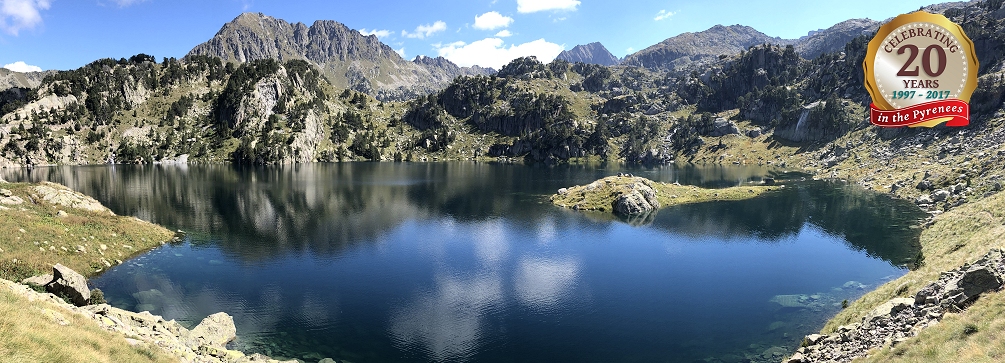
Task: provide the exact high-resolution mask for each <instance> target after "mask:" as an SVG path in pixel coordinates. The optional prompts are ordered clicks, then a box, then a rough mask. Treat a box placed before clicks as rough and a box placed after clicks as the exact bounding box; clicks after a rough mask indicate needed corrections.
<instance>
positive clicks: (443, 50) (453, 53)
mask: <svg viewBox="0 0 1005 363" xmlns="http://www.w3.org/2000/svg"><path fill="white" fill-rule="evenodd" d="M433 46H434V47H435V48H436V51H437V52H438V53H439V55H440V56H442V57H444V58H447V59H449V60H450V61H451V62H454V63H455V64H457V65H459V66H462V67H470V66H473V65H479V66H482V67H492V68H495V69H499V68H502V66H504V65H506V63H509V62H510V61H511V60H513V59H516V58H519V57H526V56H536V57H537V59H538V60H540V61H541V62H545V63H547V62H551V61H552V60H553V59H555V57H556V56H558V53H561V52H562V50H564V49H565V47H563V46H562V45H559V44H555V43H551V42H548V41H546V40H544V39H543V38H542V39H538V40H535V41H532V42H527V43H523V44H511V45H510V46H509V47H506V46H505V44H504V42H503V40H502V39H500V38H485V39H482V40H478V41H475V42H472V43H470V44H468V43H464V42H454V43H450V44H447V45H442V44H434V45H433Z"/></svg>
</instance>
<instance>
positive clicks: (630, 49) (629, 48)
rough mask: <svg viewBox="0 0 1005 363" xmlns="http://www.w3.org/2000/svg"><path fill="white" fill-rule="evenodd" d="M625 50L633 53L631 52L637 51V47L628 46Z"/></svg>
mask: <svg viewBox="0 0 1005 363" xmlns="http://www.w3.org/2000/svg"><path fill="white" fill-rule="evenodd" d="M625 51H626V52H628V53H631V52H634V51H635V48H632V47H628V49H625Z"/></svg>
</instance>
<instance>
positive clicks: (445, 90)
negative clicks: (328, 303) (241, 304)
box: [0, 1, 1005, 165]
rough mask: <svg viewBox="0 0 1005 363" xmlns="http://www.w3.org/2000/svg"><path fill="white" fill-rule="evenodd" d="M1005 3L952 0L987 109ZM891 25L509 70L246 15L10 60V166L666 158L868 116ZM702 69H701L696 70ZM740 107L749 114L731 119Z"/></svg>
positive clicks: (0, 141) (583, 50)
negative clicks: (174, 44) (881, 33)
mask: <svg viewBox="0 0 1005 363" xmlns="http://www.w3.org/2000/svg"><path fill="white" fill-rule="evenodd" d="M1001 8H1002V6H1001V2H1000V1H999V2H994V1H985V2H976V3H973V2H972V3H963V4H958V3H956V4H950V5H940V6H939V7H938V9H939V10H938V11H942V12H944V13H945V14H946V16H947V17H949V18H950V19H952V20H953V21H956V22H959V23H961V26H962V27H963V28H964V29H966V31H967V34H968V35H969V36H970V37H971V39H973V41H974V43H975V44H977V54H978V56H979V58H980V61H981V69H980V72H981V73H980V76H981V78H980V80H981V83H979V85H978V88H977V92H975V94H974V96H973V101H972V106H971V112H973V113H974V114H975V115H984V116H987V115H990V114H994V112H995V111H996V110H998V109H999V107H1000V104H1001V101H1002V99H1003V98H1005V91H1003V89H1005V86H1002V82H1003V81H1002V78H1001V73H1002V72H1003V71H1002V64H1003V59H1005V35H1003V34H1005V31H1003V28H1005V26H1003V25H1002V22H1003V21H1002V18H1003V14H1005V10H1001ZM877 24H878V23H877V22H874V21H871V20H849V21H846V22H842V23H839V24H836V25H834V26H832V27H829V28H827V29H823V30H820V31H816V32H812V33H811V34H808V35H807V36H806V37H803V38H800V39H795V40H786V39H781V38H775V37H769V36H767V35H764V34H763V33H760V32H758V31H757V30H755V29H753V28H750V27H746V26H740V25H732V26H721V25H720V26H715V27H712V28H710V29H708V30H705V31H702V32H694V33H684V34H681V35H679V36H675V37H672V38H669V39H666V40H664V41H662V42H660V43H659V44H655V45H653V46H651V47H648V48H646V49H643V50H641V51H639V52H636V53H634V54H630V55H629V56H628V57H626V58H625V59H623V61H622V63H621V64H620V65H616V66H605V65H602V64H597V63H610V62H613V61H615V60H616V58H615V57H614V56H613V55H611V54H610V52H609V51H607V50H606V49H605V47H604V46H603V45H601V44H599V43H591V44H587V45H583V46H578V47H575V48H573V49H571V50H569V51H568V52H565V53H563V54H562V55H561V57H560V58H559V59H558V61H554V62H550V63H548V64H545V63H542V62H540V61H538V60H537V59H535V58H533V57H527V58H518V59H515V60H513V61H512V62H510V63H509V64H507V65H505V66H503V67H502V68H501V69H499V70H498V72H495V71H494V70H491V69H485V68H478V67H470V68H466V67H459V66H457V65H456V64H454V63H452V62H450V61H449V60H447V59H444V58H440V57H437V58H430V57H423V56H420V57H416V58H415V59H413V60H411V61H408V60H405V59H404V58H402V57H401V56H400V55H399V54H398V53H396V52H395V51H394V50H393V49H391V47H389V46H387V45H386V44H383V43H382V42H380V40H379V39H378V38H377V37H375V36H372V35H371V36H364V35H362V34H361V33H360V32H358V31H356V30H352V29H349V28H347V27H346V26H344V25H342V24H341V23H338V22H335V21H317V22H315V23H314V24H312V25H311V26H309V27H308V26H306V25H304V24H301V23H296V24H291V23H288V22H286V21H283V20H280V19H276V18H273V17H270V16H267V15H263V14H258V13H246V14H242V15H241V16H239V17H237V18H236V19H234V20H233V21H231V22H229V23H227V24H225V25H224V26H223V27H222V28H221V30H220V31H219V32H218V33H217V34H216V36H214V37H213V38H212V39H210V40H209V41H207V42H205V43H203V44H200V45H197V46H195V47H194V48H193V49H192V51H191V52H190V53H189V54H188V55H187V56H185V57H184V58H182V59H173V58H168V59H165V60H164V61H163V62H160V63H158V62H157V60H156V59H154V58H153V57H151V56H148V55H144V54H137V55H135V56H132V57H130V58H128V59H126V58H120V59H118V60H115V59H101V60H97V61H95V62H92V63H91V64H88V65H86V66H84V67H81V68H79V69H76V70H70V71H60V72H45V73H34V74H20V73H16V72H9V71H6V70H4V71H0V87H5V88H4V89H0V165H40V164H90V163H102V162H106V161H114V162H140V163H149V162H164V161H171V160H176V159H177V158H179V157H181V156H182V155H188V156H189V157H191V158H192V160H199V161H232V162H239V163H258V164H273V163H296V162H312V161H345V160H410V159H411V160H422V159H427V160H429V159H441V160H444V159H455V160H456V159H468V158H485V157H493V158H494V157H506V158H523V159H524V160H527V161H529V162H544V163H556V162H564V161H567V160H570V159H573V158H602V159H608V160H616V161H622V162H629V163H663V162H669V161H672V160H676V159H678V158H693V157H696V155H700V154H701V153H702V152H714V151H715V150H717V149H715V150H713V149H707V147H706V146H705V142H706V139H707V138H709V137H713V138H714V137H721V136H722V135H732V134H736V133H737V132H740V133H742V134H744V135H755V136H750V137H757V136H756V135H765V134H768V135H771V137H772V139H773V140H786V142H798V143H816V142H828V141H831V140H834V139H835V138H837V137H839V136H840V135H843V134H844V133H847V132H849V130H857V127H859V126H860V123H857V122H856V121H855V120H858V119H860V117H863V116H862V112H863V110H867V109H868V101H869V96H868V94H867V93H866V92H865V90H864V88H863V87H862V84H861V75H862V73H861V72H862V71H861V68H860V65H861V64H862V59H863V58H864V57H865V47H866V45H867V44H868V41H869V38H870V36H871V32H872V31H873V29H875V27H876V25H877ZM689 69H690V70H695V71H697V72H682V71H685V70H689ZM724 115H729V117H732V118H734V119H736V120H739V121H742V122H744V123H741V124H740V125H739V126H736V127H734V126H731V125H732V124H731V123H730V121H728V120H725V119H720V118H724V117H726V116H724ZM800 120H801V121H800ZM743 128H747V129H748V131H750V132H749V133H747V131H743ZM755 128H756V130H754V129H755ZM754 131H756V132H754Z"/></svg>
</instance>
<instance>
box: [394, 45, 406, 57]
mask: <svg viewBox="0 0 1005 363" xmlns="http://www.w3.org/2000/svg"><path fill="white" fill-rule="evenodd" d="M394 52H395V53H398V55H400V56H401V57H402V58H405V47H401V48H399V49H395V50H394Z"/></svg>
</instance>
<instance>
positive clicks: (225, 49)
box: [188, 13, 487, 100]
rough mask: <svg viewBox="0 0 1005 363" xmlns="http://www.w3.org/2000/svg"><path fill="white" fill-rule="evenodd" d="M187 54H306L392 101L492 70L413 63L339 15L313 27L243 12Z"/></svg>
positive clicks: (235, 57)
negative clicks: (349, 23)
mask: <svg viewBox="0 0 1005 363" xmlns="http://www.w3.org/2000/svg"><path fill="white" fill-rule="evenodd" d="M188 54H189V55H209V56H216V57H220V58H223V59H224V60H226V61H233V62H241V63H243V62H249V61H253V60H258V59H277V60H280V61H286V60H291V59H301V60H305V61H307V62H309V63H311V64H313V65H315V66H317V67H318V68H319V69H321V70H322V72H323V74H324V75H325V76H326V77H327V78H328V79H329V80H330V81H331V82H332V84H334V85H335V86H336V87H344V88H351V89H355V90H357V91H360V92H365V93H368V94H371V95H373V96H375V97H377V98H380V99H389V100H390V99H398V100H400V99H407V98H411V97H414V96H417V95H424V94H427V93H430V92H433V91H436V90H439V89H441V88H443V87H445V86H446V85H447V83H449V82H450V81H451V80H453V78H454V77H457V76H459V75H464V74H485V73H487V72H485V70H484V69H482V68H460V67H457V65H455V64H453V63H450V62H449V61H446V60H445V59H442V61H436V62H409V61H407V60H405V59H403V58H401V56H400V55H399V54H398V53H397V52H395V51H394V49H393V48H391V47H390V46H388V45H386V44H384V43H382V42H381V41H380V40H379V39H378V38H377V37H376V36H373V35H370V36H365V35H363V34H361V33H360V32H359V31H357V30H354V29H350V28H349V27H347V26H345V25H344V24H342V23H339V22H337V21H334V20H318V21H315V22H314V23H313V24H311V26H309V27H308V26H306V25H304V24H303V23H293V24H291V23H289V22H287V21H285V20H282V19H277V18H274V17H271V16H268V15H265V14H262V13H244V14H241V15H239V16H238V17H237V18H235V19H234V20H232V21H231V22H229V23H227V24H225V25H224V26H223V27H222V28H221V29H220V31H219V32H217V33H216V35H215V36H214V37H213V38H212V39H210V40H209V41H207V42H205V43H202V44H200V45H198V46H196V47H195V48H193V49H192V50H191V51H190V52H189V53H188Z"/></svg>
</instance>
